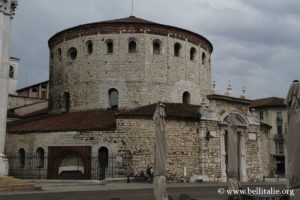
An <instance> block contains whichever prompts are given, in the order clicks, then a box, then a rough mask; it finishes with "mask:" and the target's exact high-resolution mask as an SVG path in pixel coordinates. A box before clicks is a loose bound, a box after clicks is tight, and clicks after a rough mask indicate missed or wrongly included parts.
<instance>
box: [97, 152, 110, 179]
mask: <svg viewBox="0 0 300 200" xmlns="http://www.w3.org/2000/svg"><path fill="white" fill-rule="evenodd" d="M98 162H99V169H100V170H99V179H100V180H104V179H105V174H106V171H107V168H108V149H107V148H106V147H101V148H100V149H99V151H98Z"/></svg>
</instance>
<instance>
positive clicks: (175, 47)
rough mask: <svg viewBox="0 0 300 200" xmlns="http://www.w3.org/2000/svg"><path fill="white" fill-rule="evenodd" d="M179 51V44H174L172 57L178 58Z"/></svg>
mask: <svg viewBox="0 0 300 200" xmlns="http://www.w3.org/2000/svg"><path fill="white" fill-rule="evenodd" d="M180 50H181V44H179V43H178V42H176V43H175V44H174V56H176V57H179V56H180Z"/></svg>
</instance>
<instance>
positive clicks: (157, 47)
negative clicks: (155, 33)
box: [152, 40, 160, 54]
mask: <svg viewBox="0 0 300 200" xmlns="http://www.w3.org/2000/svg"><path fill="white" fill-rule="evenodd" d="M152 46H153V54H160V41H159V40H154V41H153V45H152Z"/></svg>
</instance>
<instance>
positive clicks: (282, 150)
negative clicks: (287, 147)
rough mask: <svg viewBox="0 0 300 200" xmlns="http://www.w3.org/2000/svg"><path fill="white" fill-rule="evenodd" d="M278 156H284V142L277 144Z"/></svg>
mask: <svg viewBox="0 0 300 200" xmlns="http://www.w3.org/2000/svg"><path fill="white" fill-rule="evenodd" d="M276 154H284V144H283V142H276Z"/></svg>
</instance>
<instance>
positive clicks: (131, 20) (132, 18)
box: [101, 16, 157, 24]
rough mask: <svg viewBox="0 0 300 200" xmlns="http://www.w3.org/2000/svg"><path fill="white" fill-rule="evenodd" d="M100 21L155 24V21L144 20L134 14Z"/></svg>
mask: <svg viewBox="0 0 300 200" xmlns="http://www.w3.org/2000/svg"><path fill="white" fill-rule="evenodd" d="M101 23H142V24H157V23H155V22H151V21H148V20H144V19H141V18H138V17H135V16H129V17H125V18H120V19H113V20H107V21H102V22H101Z"/></svg>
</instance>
